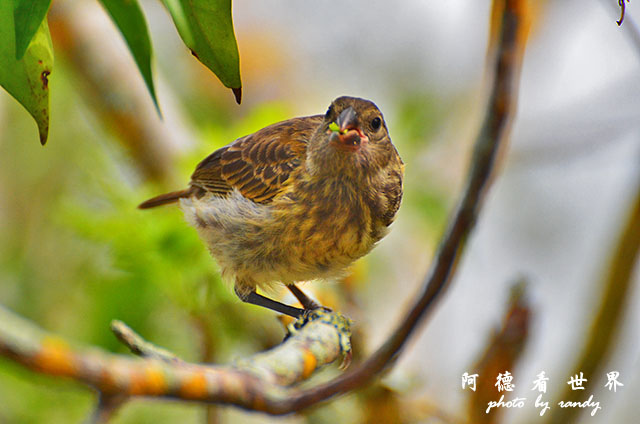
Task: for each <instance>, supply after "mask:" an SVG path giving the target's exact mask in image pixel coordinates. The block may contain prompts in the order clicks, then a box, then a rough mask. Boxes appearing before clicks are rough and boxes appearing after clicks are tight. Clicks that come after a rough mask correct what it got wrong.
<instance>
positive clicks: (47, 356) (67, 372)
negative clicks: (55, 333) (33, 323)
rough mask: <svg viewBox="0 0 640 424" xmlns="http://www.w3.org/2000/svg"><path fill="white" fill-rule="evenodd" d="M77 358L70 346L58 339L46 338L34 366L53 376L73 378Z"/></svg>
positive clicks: (35, 358) (36, 356)
mask: <svg viewBox="0 0 640 424" xmlns="http://www.w3.org/2000/svg"><path fill="white" fill-rule="evenodd" d="M74 362H75V357H74V354H73V351H72V350H71V348H70V347H69V345H68V344H67V343H66V342H65V341H64V340H62V339H60V338H57V337H45V338H44V339H43V340H42V349H40V352H38V353H37V354H36V355H35V357H34V366H35V367H36V368H38V369H39V370H41V371H42V372H44V373H47V374H51V375H63V376H72V375H73V374H74V371H75V365H74Z"/></svg>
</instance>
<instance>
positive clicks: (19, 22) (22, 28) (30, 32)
mask: <svg viewBox="0 0 640 424" xmlns="http://www.w3.org/2000/svg"><path fill="white" fill-rule="evenodd" d="M50 5H51V0H13V19H14V22H15V31H16V59H18V60H20V59H22V56H24V53H25V52H26V51H27V47H28V46H29V43H30V42H31V40H32V39H33V36H34V35H36V31H37V30H38V28H39V27H40V24H41V23H42V20H43V19H44V17H45V16H46V15H47V10H49V6H50Z"/></svg>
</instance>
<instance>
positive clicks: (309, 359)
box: [302, 350, 318, 378]
mask: <svg viewBox="0 0 640 424" xmlns="http://www.w3.org/2000/svg"><path fill="white" fill-rule="evenodd" d="M302 355H303V357H302V360H303V368H302V377H303V378H307V377H309V376H310V375H311V374H312V373H313V372H314V371H315V369H316V366H317V365H318V360H317V359H316V357H315V356H314V355H313V353H311V351H309V350H305V351H304V352H303V354H302Z"/></svg>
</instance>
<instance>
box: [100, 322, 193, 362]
mask: <svg viewBox="0 0 640 424" xmlns="http://www.w3.org/2000/svg"><path fill="white" fill-rule="evenodd" d="M111 331H113V334H115V335H116V337H117V338H118V340H120V341H121V342H122V343H123V344H124V345H126V346H127V347H128V348H129V350H131V353H133V354H134V355H138V356H141V357H143V358H155V359H160V360H161V361H165V362H173V363H184V361H183V360H182V359H180V358H178V357H177V356H176V355H174V354H173V353H171V352H169V351H168V350H166V349H163V348H161V347H158V346H155V345H153V344H151V343H149V342H148V341H146V340H144V339H143V338H142V337H141V336H140V335H139V334H137V333H136V332H135V331H133V330H132V329H131V328H130V327H129V326H128V325H127V324H125V323H124V322H122V321H118V320H114V321H112V322H111Z"/></svg>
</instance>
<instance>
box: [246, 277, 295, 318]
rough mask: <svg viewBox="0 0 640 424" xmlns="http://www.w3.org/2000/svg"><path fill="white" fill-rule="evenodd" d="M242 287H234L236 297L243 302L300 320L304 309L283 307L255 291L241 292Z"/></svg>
mask: <svg viewBox="0 0 640 424" xmlns="http://www.w3.org/2000/svg"><path fill="white" fill-rule="evenodd" d="M242 288H243V287H241V286H238V285H236V286H235V292H236V295H237V296H238V297H239V298H240V300H242V301H243V302H246V303H250V304H252V305H257V306H262V307H263V308H267V309H271V310H272V311H276V312H279V313H281V314H285V315H289V316H290V317H293V318H296V319H297V318H300V316H301V315H302V313H303V312H304V309H300V308H294V307H293V306H289V305H285V304H284V303H280V302H276V301H275V300H273V299H269V298H268V297H265V296H262V295H261V294H258V293H256V290H255V289H252V290H251V291H247V290H242Z"/></svg>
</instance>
